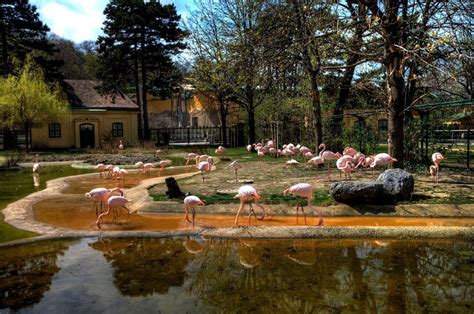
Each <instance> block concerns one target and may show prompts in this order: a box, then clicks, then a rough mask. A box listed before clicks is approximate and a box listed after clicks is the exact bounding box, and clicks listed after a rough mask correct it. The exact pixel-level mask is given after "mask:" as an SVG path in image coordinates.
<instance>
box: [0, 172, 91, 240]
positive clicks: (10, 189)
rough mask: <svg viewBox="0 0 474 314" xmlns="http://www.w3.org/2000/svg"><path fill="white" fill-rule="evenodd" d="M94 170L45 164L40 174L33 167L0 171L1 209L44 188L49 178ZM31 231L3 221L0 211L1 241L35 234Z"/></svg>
mask: <svg viewBox="0 0 474 314" xmlns="http://www.w3.org/2000/svg"><path fill="white" fill-rule="evenodd" d="M91 171H92V170H87V169H74V168H72V167H71V166H69V165H67V166H43V167H42V170H41V173H40V174H39V175H33V174H32V173H31V168H21V169H19V170H8V171H7V170H5V171H0V210H1V209H3V208H5V207H6V206H7V205H8V204H9V203H12V202H14V201H16V200H18V199H20V198H22V197H25V196H26V195H28V194H31V193H33V192H36V191H38V190H42V189H44V188H45V187H46V182H47V181H48V180H52V179H56V178H60V177H66V176H73V175H78V174H84V173H90V172H91ZM33 235H34V234H33V233H31V232H26V231H23V230H19V229H16V228H14V227H12V226H10V225H8V224H6V223H4V222H3V214H2V213H1V212H0V242H5V241H12V240H15V239H19V238H24V237H29V236H33Z"/></svg>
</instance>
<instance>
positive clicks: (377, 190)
mask: <svg viewBox="0 0 474 314" xmlns="http://www.w3.org/2000/svg"><path fill="white" fill-rule="evenodd" d="M384 195H385V191H384V185H383V183H381V182H349V181H341V182H336V183H333V184H332V186H331V196H332V197H333V198H334V200H336V201H337V202H340V203H346V204H386V203H387V201H385V200H384Z"/></svg>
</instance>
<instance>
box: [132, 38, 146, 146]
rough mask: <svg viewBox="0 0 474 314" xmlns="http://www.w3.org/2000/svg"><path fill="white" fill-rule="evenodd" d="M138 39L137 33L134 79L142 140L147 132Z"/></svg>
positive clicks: (139, 134)
mask: <svg viewBox="0 0 474 314" xmlns="http://www.w3.org/2000/svg"><path fill="white" fill-rule="evenodd" d="M137 50H138V40H137V38H136V35H135V48H134V51H135V58H134V60H133V67H134V73H133V76H134V79H135V93H136V98H137V105H138V108H139V110H140V116H139V118H138V129H139V130H140V132H139V133H138V136H139V137H140V140H144V139H145V132H144V127H143V103H142V99H143V98H142V90H141V88H140V75H139V74H138V71H139V70H138V52H137Z"/></svg>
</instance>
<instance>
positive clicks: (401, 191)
mask: <svg viewBox="0 0 474 314" xmlns="http://www.w3.org/2000/svg"><path fill="white" fill-rule="evenodd" d="M376 182H378V183H382V184H383V188H384V190H385V194H386V198H390V197H392V198H393V201H394V202H396V201H403V200H409V199H410V198H411V193H412V192H413V189H414V188H415V179H414V178H413V176H412V175H411V173H409V172H407V171H405V170H403V169H399V168H396V169H388V170H385V171H384V172H383V173H382V174H381V175H380V176H379V177H378V178H377V181H376Z"/></svg>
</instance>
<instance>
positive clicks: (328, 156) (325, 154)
mask: <svg viewBox="0 0 474 314" xmlns="http://www.w3.org/2000/svg"><path fill="white" fill-rule="evenodd" d="M318 149H319V150H320V151H319V156H321V157H322V158H323V160H324V163H326V161H329V160H338V159H339V158H341V157H342V156H341V154H339V153H333V152H332V151H330V150H326V144H324V143H321V145H319V146H318ZM327 165H328V179H329V181H331V167H330V166H329V165H330V163H329V162H328V163H327Z"/></svg>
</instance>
